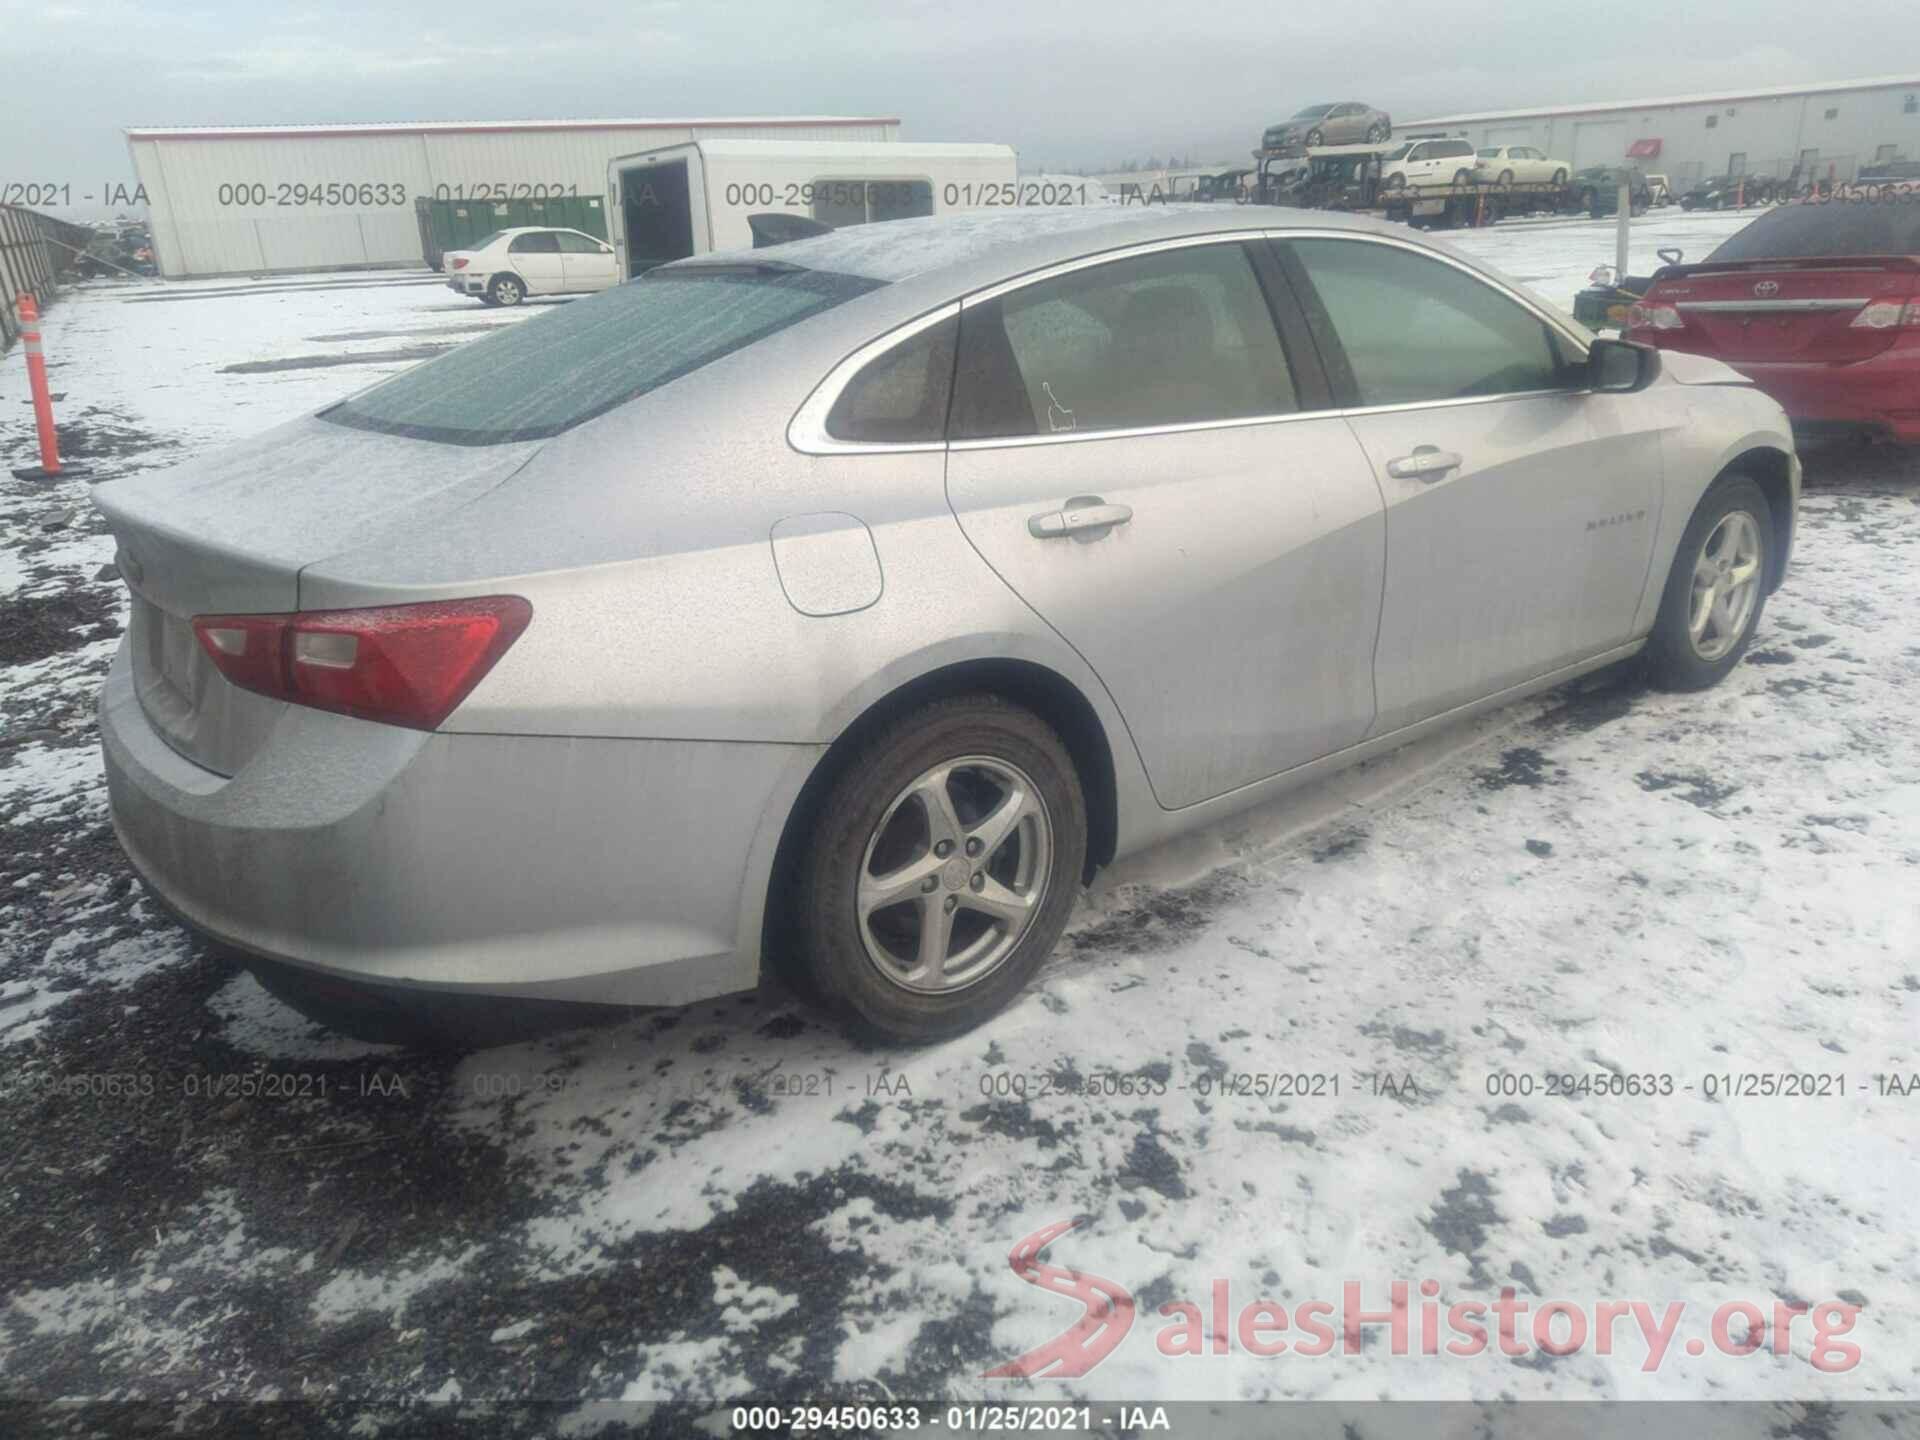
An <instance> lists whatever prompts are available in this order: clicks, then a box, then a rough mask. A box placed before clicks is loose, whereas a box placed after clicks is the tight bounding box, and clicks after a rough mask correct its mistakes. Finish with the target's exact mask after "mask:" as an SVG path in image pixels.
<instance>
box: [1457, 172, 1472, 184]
mask: <svg viewBox="0 0 1920 1440" xmlns="http://www.w3.org/2000/svg"><path fill="white" fill-rule="evenodd" d="M1453 183H1454V184H1455V185H1471V184H1473V172H1472V171H1471V170H1456V171H1454V172H1453Z"/></svg>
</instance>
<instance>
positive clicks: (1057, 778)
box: [798, 694, 1087, 1043]
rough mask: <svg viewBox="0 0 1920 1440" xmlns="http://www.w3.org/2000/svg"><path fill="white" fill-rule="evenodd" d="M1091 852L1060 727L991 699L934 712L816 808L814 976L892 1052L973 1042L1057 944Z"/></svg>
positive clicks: (807, 908) (886, 743) (808, 916)
mask: <svg viewBox="0 0 1920 1440" xmlns="http://www.w3.org/2000/svg"><path fill="white" fill-rule="evenodd" d="M1086 853H1087V812H1086V802H1085V799H1084V798H1083V796H1082V793H1081V789H1080V779H1079V776H1078V774H1077V773H1076V772H1075V770H1074V766H1073V761H1072V759H1071V757H1070V756H1069V755H1068V753H1067V749H1066V746H1065V745H1064V744H1062V743H1061V741H1060V737H1059V736H1058V735H1056V734H1055V733H1054V732H1053V729H1052V727H1050V726H1049V725H1048V724H1047V723H1046V722H1045V721H1044V720H1042V719H1041V718H1040V717H1039V716H1038V715H1035V714H1034V713H1033V712H1032V711H1030V710H1026V709H1023V708H1021V707H1020V706H1017V705H1014V704H1011V703H1009V702H1008V701H1006V700H1003V699H1001V698H1000V697H998V696H996V695H987V694H978V695H965V696H960V697H958V698H955V699H951V700H940V701H936V702H934V703H933V704H930V705H927V706H925V707H923V708H922V709H920V710H917V711H914V712H913V713H912V714H909V715H907V716H904V717H902V718H901V719H900V720H898V721H896V722H894V724H892V725H891V726H889V727H888V728H887V729H885V730H884V731H882V732H881V733H880V734H878V735H877V736H875V737H874V738H873V740H872V741H871V742H869V743H868V744H867V745H866V747H865V748H864V750H863V752H862V753H861V754H860V755H859V756H858V757H857V759H856V761H855V763H853V764H851V765H849V766H848V767H847V769H846V771H845V773H843V774H842V776H841V777H840V779H839V780H838V781H837V782H836V783H835V784H834V786H833V788H832V790H831V791H830V792H829V793H828V795H827V798H826V801H825V803H824V804H823V805H822V807H821V811H820V817H819V819H818V821H817V822H816V823H815V827H814V831H813V836H812V844H811V845H810V846H809V852H808V856H807V858H806V860H805V861H804V862H803V864H802V871H801V885H800V893H799V897H798V901H799V916H800V920H801V925H802V930H803V938H802V954H803V955H804V957H805V960H806V965H807V970H808V975H809V978H810V979H811V981H812V983H813V986H814V988H815V989H816V990H817V992H818V993H819V994H820V995H821V996H822V997H823V998H825V999H826V1000H828V1001H829V1002H830V1003H832V1004H834V1005H835V1006H836V1007H837V1008H839V1009H840V1010H841V1011H842V1012H843V1014H845V1016H846V1017H847V1018H848V1019H850V1020H852V1021H853V1022H854V1023H855V1024H856V1025H857V1026H858V1027H859V1028H861V1029H863V1030H866V1031H868V1032H869V1033H872V1034H874V1035H877V1036H879V1037H881V1038H883V1039H886V1040H891V1041H904V1042H909V1043H912V1042H921V1041H929V1040H937V1039H940V1038H942V1037H944V1036H948V1035H955V1034H958V1033H960V1032H961V1031H963V1030H969V1029H971V1028H973V1027H974V1026H975V1025H978V1024H980V1023H981V1022H982V1021H983V1020H986V1019H987V1018H988V1017H989V1016H992V1015H994V1014H995V1013H997V1012H998V1011H1000V1010H1001V1009H1003V1008H1004V1007H1005V1006H1006V1005H1007V1003H1008V1002H1009V1001H1011V1000H1012V999H1013V998H1014V996H1016V995H1017V994H1019V992H1020V990H1021V989H1022V988H1023V987H1024V986H1025V985H1026V984H1027V982H1028V981H1029V980H1031V979H1032V978H1033V975H1034V973H1035V972H1036V971H1037V970H1038V969H1039V968H1040V965H1041V963H1042V962H1043V961H1044V960H1045V959H1046V958H1047V955H1048V953H1049V952H1051V951H1052V949H1053V947H1054V945H1055V944H1056V943H1057V942H1058V941H1059V939H1060V932H1061V931H1062V930H1064V929H1065V928H1066V924H1067V919H1068V917H1069V916H1070V915H1071V914H1072V912H1073V905H1074V901H1075V899H1076V897H1077V896H1078V894H1079V888H1080V878H1081V874H1082V871H1083V869H1084V866H1085V862H1086Z"/></svg>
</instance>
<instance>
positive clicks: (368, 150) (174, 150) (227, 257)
mask: <svg viewBox="0 0 1920 1440" xmlns="http://www.w3.org/2000/svg"><path fill="white" fill-rule="evenodd" d="M899 131H900V122H899V120H897V119H891V118H849V117H842V116H802V117H793V118H770V117H762V118H741V119H705V120H547V121H518V120H509V121H491V122H476V123H456V122H448V123H435V122H427V123H421V124H395V125H384V124H383V125H313V126H266V127H253V128H191V129H132V130H128V131H127V147H128V149H129V150H130V151H131V152H132V154H133V165H134V171H135V173H136V174H137V175H138V176H139V179H140V183H141V184H142V185H144V186H145V187H146V192H147V198H148V203H149V206H150V213H151V218H152V227H153V248H154V256H155V258H156V260H157V262H158V264H159V267H160V273H161V274H162V275H164V276H167V277H168V278H170V279H176V280H177V279H185V278H188V277H191V276H216V275H259V274H265V273H272V272H279V271H298V270H350V269H366V268H376V267H385V266H410V265H419V264H421V263H422V244H421V231H420V221H419V218H418V216H417V215H416V213H415V202H416V201H417V200H419V199H420V198H421V197H427V198H430V199H440V200H455V201H478V202H481V203H489V204H490V203H492V202H495V201H543V200H546V199H549V198H552V199H559V198H562V197H567V198H579V197H584V198H582V200H581V203H583V204H590V205H592V206H594V207H598V206H599V205H601V204H604V196H605V194H606V188H607V162H608V161H609V160H611V159H612V158H613V157H615V156H616V155H628V154H632V153H634V152H635V151H639V150H648V149H654V148H657V147H659V146H663V145H675V144H680V143H683V142H686V141H691V140H704V139H718V138H722V137H725V138H731V139H766V140H867V141H873V140H887V141H890V140H897V139H898V138H899ZM515 212H516V214H517V215H518V214H524V213H525V207H524V206H520V207H515ZM503 223H504V222H503ZM515 223H525V222H524V221H519V220H516V221H515Z"/></svg>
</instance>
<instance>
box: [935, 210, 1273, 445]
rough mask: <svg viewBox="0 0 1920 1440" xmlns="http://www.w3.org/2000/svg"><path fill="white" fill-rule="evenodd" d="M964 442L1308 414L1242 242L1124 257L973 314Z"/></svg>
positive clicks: (962, 414)
mask: <svg viewBox="0 0 1920 1440" xmlns="http://www.w3.org/2000/svg"><path fill="white" fill-rule="evenodd" d="M960 343H961V356H960V361H959V368H958V373H957V375H956V378H955V381H954V385H955V393H954V415H953V422H952V425H951V427H950V429H949V433H950V434H951V435H952V436H953V437H954V438H956V439H978V438H983V437H987V436H1008V435H1032V434H1042V435H1044V434H1060V433H1064V432H1067V431H1101V430H1119V429H1130V428H1134V427H1139V426H1148V425H1176V424H1188V423H1194V422H1199V421H1207V420H1231V419H1239V418H1245V417H1251V416H1257V415H1275V414H1283V413H1286V412H1289V411H1292V410H1295V409H1297V408H1298V406H1297V403H1296V401H1295V399H1294V392H1293V381H1292V377H1291V375H1290V373H1289V372H1288V369H1287V362H1286V357H1285V355H1284V353H1283V352H1282V351H1281V348H1280V339H1279V336H1278V335H1277V334H1276V333H1275V331H1274V328H1273V320H1272V316H1271V314H1270V312H1269V311H1268V309H1267V302H1266V298H1265V296H1264V294H1263V293H1262V292H1261V289H1260V282H1259V281H1258V280H1257V279H1256V278H1255V276H1254V272H1253V266H1252V264H1251V262H1250V261H1249V260H1248V259H1247V255H1246V252H1245V251H1244V250H1243V249H1242V248H1241V247H1240V246H1239V245H1205V246H1190V247H1186V248H1182V249H1177V250H1165V251H1161V252H1159V253H1157V254H1153V255H1144V256H1141V257H1140V258H1138V259H1133V260H1116V261H1114V262H1113V263H1111V264H1108V265H1098V266H1093V267H1090V268H1088V269H1085V270H1077V271H1074V272H1073V273H1072V274H1069V275H1063V276H1060V277H1059V278H1057V279H1053V280H1043V281H1040V282H1038V283H1037V284H1033V285H1029V286H1026V287H1025V288H1024V289H1020V290H1016V291H1014V292H1013V293H1011V294H1009V295H1004V296H1002V297H1000V299H998V300H996V301H992V302H990V303H988V304H984V305H975V306H970V307H969V308H968V309H967V310H966V311H964V312H963V318H962V325H961V342H960Z"/></svg>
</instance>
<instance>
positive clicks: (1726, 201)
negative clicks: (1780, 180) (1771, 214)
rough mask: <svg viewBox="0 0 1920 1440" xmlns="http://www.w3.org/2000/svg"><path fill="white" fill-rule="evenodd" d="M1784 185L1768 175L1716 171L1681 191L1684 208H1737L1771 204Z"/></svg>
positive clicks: (1681, 204)
mask: <svg viewBox="0 0 1920 1440" xmlns="http://www.w3.org/2000/svg"><path fill="white" fill-rule="evenodd" d="M1779 188H1780V187H1779V186H1778V185H1776V184H1775V183H1774V182H1773V180H1772V179H1771V178H1770V177H1768V176H1765V175H1715V176H1713V177H1712V178H1711V179H1708V180H1702V181H1700V182H1699V183H1698V184H1697V185H1694V186H1693V187H1692V188H1691V189H1688V190H1683V191H1681V192H1680V208H1681V209H1682V210H1734V209H1739V208H1741V207H1743V206H1747V205H1770V204H1772V203H1773V200H1774V192H1775V191H1776V190H1778V189H1779Z"/></svg>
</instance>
